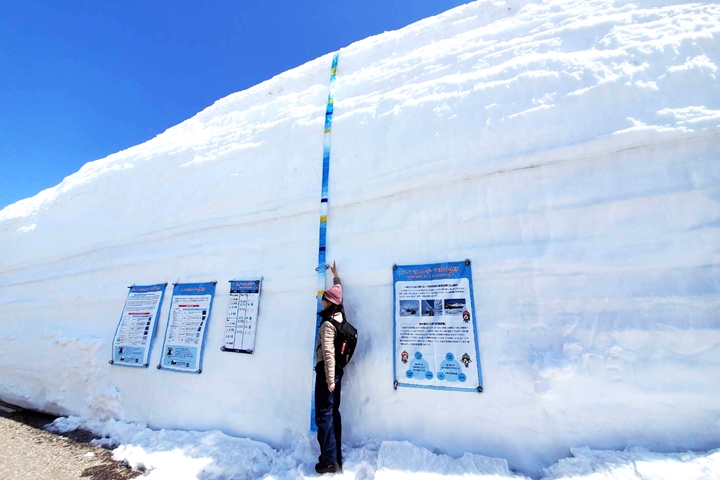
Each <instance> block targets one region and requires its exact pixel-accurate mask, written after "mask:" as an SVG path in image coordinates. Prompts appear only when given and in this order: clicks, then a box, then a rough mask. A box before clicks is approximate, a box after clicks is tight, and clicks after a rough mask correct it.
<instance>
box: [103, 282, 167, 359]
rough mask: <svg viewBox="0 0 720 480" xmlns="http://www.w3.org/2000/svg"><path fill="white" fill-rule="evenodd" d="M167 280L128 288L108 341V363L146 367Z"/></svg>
mask: <svg viewBox="0 0 720 480" xmlns="http://www.w3.org/2000/svg"><path fill="white" fill-rule="evenodd" d="M165 287H167V283H160V284H157V285H146V286H139V285H133V286H132V287H130V291H129V292H128V296H127V299H126V300H125V306H124V307H123V312H122V315H121V316H120V321H119V322H118V326H117V328H116V329H115V335H114V336H113V341H112V348H113V353H112V360H110V365H119V366H124V367H147V366H148V365H149V363H150V352H151V350H152V341H153V339H154V337H155V326H156V325H157V319H158V316H159V315H160V309H161V308H162V302H163V298H164V297H165Z"/></svg>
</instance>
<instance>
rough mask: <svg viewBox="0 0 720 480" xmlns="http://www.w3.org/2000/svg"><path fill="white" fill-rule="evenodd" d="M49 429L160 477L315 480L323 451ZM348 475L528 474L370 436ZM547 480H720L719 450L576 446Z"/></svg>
mask: <svg viewBox="0 0 720 480" xmlns="http://www.w3.org/2000/svg"><path fill="white" fill-rule="evenodd" d="M48 428H49V430H51V431H55V432H68V431H73V430H76V429H78V428H84V429H87V430H91V431H93V432H94V433H96V434H97V435H99V436H101V437H102V438H101V439H100V440H95V441H94V443H96V444H99V445H104V446H112V447H115V446H117V445H120V446H117V447H116V448H115V449H114V450H113V458H114V459H115V460H118V461H124V462H127V464H128V465H129V466H131V467H132V468H133V469H135V470H139V471H142V472H145V475H146V477H147V478H148V479H154V480H160V479H166V480H183V479H194V478H198V479H202V480H227V479H233V480H244V479H247V480H254V479H258V478H266V479H271V478H272V479H288V480H290V479H301V478H308V477H310V478H312V477H315V478H317V477H318V475H317V474H316V473H315V471H314V465H315V463H316V462H317V456H318V454H319V450H318V447H317V442H316V441H315V439H314V438H312V437H311V436H310V435H306V436H304V437H302V438H299V439H298V440H297V441H296V442H295V443H294V444H293V445H292V446H290V448H287V449H284V450H275V449H273V448H271V447H270V446H268V445H267V444H264V443H261V442H257V441H254V440H250V439H247V438H237V437H231V436H228V435H226V434H224V433H222V432H220V431H213V432H194V431H184V430H161V431H154V430H151V429H149V428H147V427H146V426H145V425H138V424H134V423H126V422H118V421H115V420H109V421H106V422H102V421H92V420H91V421H88V420H83V419H80V418H78V417H70V418H59V419H57V420H56V421H55V422H53V423H52V424H51V425H50V426H49V427H48ZM344 457H345V462H344V466H343V473H342V474H336V475H334V476H333V478H336V479H338V480H341V479H358V480H360V479H372V478H374V479H376V480H403V479H408V480H410V479H427V480H431V479H434V478H438V479H439V478H443V479H447V478H457V479H483V480H500V479H514V480H529V478H528V477H526V476H524V475H521V474H519V473H515V472H512V471H511V470H510V469H509V468H508V463H507V461H506V460H504V459H499V458H490V457H484V456H482V455H473V454H471V453H465V454H464V455H462V456H461V457H459V458H452V457H449V456H447V455H442V454H436V453H433V452H431V451H429V450H427V449H425V448H421V447H418V446H415V445H413V444H411V443H409V442H406V441H383V442H381V441H377V440H375V441H368V442H365V443H363V444H362V445H358V446H357V447H355V448H345V449H344ZM541 478H542V479H543V480H603V479H608V480H610V479H628V480H713V479H720V449H718V450H714V451H712V452H708V453H692V452H686V453H675V454H660V453H654V452H650V451H647V450H644V449H642V448H629V449H626V450H624V451H607V450H591V449H589V448H587V447H582V448H574V449H572V456H571V458H565V459H562V460H560V461H559V462H558V463H556V464H554V465H552V466H550V467H549V468H546V469H544V471H543V472H542V477H541Z"/></svg>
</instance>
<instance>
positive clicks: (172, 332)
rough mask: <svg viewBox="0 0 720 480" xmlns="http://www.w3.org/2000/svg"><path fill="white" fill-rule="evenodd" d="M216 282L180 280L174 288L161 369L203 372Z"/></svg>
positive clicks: (161, 358)
mask: <svg viewBox="0 0 720 480" xmlns="http://www.w3.org/2000/svg"><path fill="white" fill-rule="evenodd" d="M215 283H216V282H210V283H178V284H176V285H175V287H174V288H173V296H172V301H171V304H170V313H169V315H168V324H167V328H166V330H165V341H164V342H163V349H162V353H161V356H160V363H159V364H158V366H157V368H158V369H163V370H171V371H176V372H187V373H201V372H202V354H203V348H204V346H205V332H206V330H207V324H208V322H209V321H210V312H211V309H212V301H213V296H214V295H215Z"/></svg>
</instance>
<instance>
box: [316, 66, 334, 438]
mask: <svg viewBox="0 0 720 480" xmlns="http://www.w3.org/2000/svg"><path fill="white" fill-rule="evenodd" d="M337 64H338V54H337V53H336V54H335V55H334V56H333V61H332V70H330V92H329V93H328V101H327V108H326V109H325V131H324V134H323V174H322V194H321V196H320V241H319V247H318V267H317V271H318V284H317V311H318V312H319V311H320V310H322V302H321V301H320V297H321V295H322V294H323V293H324V292H325V260H326V259H325V254H326V251H327V215H328V181H329V178H330V131H331V129H332V117H333V104H334V103H335V76H336V75H337ZM321 320H322V319H321V318H320V315H317V316H316V318H315V342H314V343H313V365H314V364H315V345H316V344H317V335H318V333H317V329H318V327H319V326H320V322H321ZM314 380H315V379H313V383H312V385H313V387H312V389H311V393H312V396H311V398H310V405H311V407H310V430H311V431H313V432H317V425H316V424H315V381H314Z"/></svg>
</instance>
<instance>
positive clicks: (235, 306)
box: [220, 280, 261, 353]
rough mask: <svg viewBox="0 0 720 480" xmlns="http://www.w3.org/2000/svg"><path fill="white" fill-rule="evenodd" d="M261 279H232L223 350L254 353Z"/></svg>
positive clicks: (221, 348)
mask: <svg viewBox="0 0 720 480" xmlns="http://www.w3.org/2000/svg"><path fill="white" fill-rule="evenodd" d="M260 283H261V280H230V299H229V300H228V309H227V315H226V317H225V339H224V343H223V346H222V347H220V350H222V351H223V352H235V353H253V350H255V336H256V335H257V320H258V308H259V306H260Z"/></svg>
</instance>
